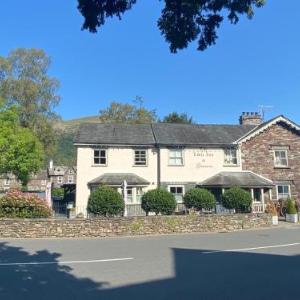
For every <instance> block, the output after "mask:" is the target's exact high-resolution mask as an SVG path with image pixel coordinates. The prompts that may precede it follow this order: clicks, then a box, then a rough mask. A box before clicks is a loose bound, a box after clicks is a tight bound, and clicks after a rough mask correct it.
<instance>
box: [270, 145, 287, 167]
mask: <svg viewBox="0 0 300 300" xmlns="http://www.w3.org/2000/svg"><path fill="white" fill-rule="evenodd" d="M276 152H284V153H285V160H286V165H282V164H277V159H276ZM273 155H274V167H275V168H288V166H289V160H288V150H287V149H274V150H273Z"/></svg>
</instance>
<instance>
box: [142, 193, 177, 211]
mask: <svg viewBox="0 0 300 300" xmlns="http://www.w3.org/2000/svg"><path fill="white" fill-rule="evenodd" d="M142 209H143V210H144V211H145V212H146V215H148V214H149V212H154V213H155V214H156V215H158V214H159V213H161V214H162V215H171V214H172V213H173V212H174V211H175V209H176V200H175V197H174V195H173V194H171V193H170V192H168V191H166V190H163V189H160V188H158V189H155V190H151V191H148V192H147V193H145V194H144V195H143V196H142Z"/></svg>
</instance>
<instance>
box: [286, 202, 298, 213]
mask: <svg viewBox="0 0 300 300" xmlns="http://www.w3.org/2000/svg"><path fill="white" fill-rule="evenodd" d="M286 213H287V214H289V215H294V214H297V208H296V203H295V200H293V199H291V198H289V199H288V201H287V207H286Z"/></svg>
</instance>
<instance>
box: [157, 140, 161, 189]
mask: <svg viewBox="0 0 300 300" xmlns="http://www.w3.org/2000/svg"><path fill="white" fill-rule="evenodd" d="M156 147H157V148H156V149H157V187H158V188H160V185H161V182H160V180H161V163H160V148H159V146H158V145H157V146H156Z"/></svg>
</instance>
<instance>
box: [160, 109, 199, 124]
mask: <svg viewBox="0 0 300 300" xmlns="http://www.w3.org/2000/svg"><path fill="white" fill-rule="evenodd" d="M163 122H165V123H180V124H193V123H194V122H193V118H192V117H189V116H188V115H187V114H186V113H182V114H179V113H177V112H172V113H170V114H168V115H167V116H165V117H164V118H163Z"/></svg>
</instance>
